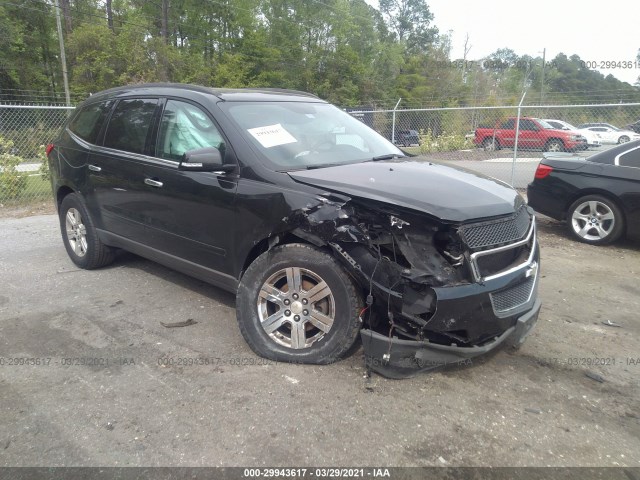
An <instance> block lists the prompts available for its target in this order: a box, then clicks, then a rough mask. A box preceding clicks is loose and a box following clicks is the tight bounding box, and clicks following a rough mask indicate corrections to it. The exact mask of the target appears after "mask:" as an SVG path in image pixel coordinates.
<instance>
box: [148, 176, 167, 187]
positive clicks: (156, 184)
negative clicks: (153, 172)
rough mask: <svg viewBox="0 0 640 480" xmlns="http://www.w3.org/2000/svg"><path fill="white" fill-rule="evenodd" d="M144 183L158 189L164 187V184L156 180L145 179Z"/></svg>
mask: <svg viewBox="0 0 640 480" xmlns="http://www.w3.org/2000/svg"><path fill="white" fill-rule="evenodd" d="M144 183H146V184H147V185H150V186H152V187H156V188H160V187H162V185H163V183H162V182H159V181H158V180H154V179H152V178H145V179H144Z"/></svg>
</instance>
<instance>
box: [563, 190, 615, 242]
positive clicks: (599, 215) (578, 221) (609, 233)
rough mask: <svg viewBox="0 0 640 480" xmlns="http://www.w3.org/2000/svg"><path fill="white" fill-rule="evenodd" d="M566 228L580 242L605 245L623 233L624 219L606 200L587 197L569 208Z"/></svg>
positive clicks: (591, 196) (598, 197) (594, 196)
mask: <svg viewBox="0 0 640 480" xmlns="http://www.w3.org/2000/svg"><path fill="white" fill-rule="evenodd" d="M567 226H568V228H569V232H570V233H571V234H572V235H573V237H574V238H575V239H576V240H578V241H580V242H584V243H589V244H591V245H606V244H608V243H612V242H615V241H616V240H617V239H618V238H620V236H621V235H622V233H623V232H624V217H623V215H622V212H621V211H620V209H619V208H618V206H617V205H616V204H615V203H614V202H612V201H611V200H609V199H608V198H606V197H603V196H601V195H587V196H585V197H582V198H580V199H578V200H576V201H575V202H574V203H573V205H571V207H569V211H568V215H567Z"/></svg>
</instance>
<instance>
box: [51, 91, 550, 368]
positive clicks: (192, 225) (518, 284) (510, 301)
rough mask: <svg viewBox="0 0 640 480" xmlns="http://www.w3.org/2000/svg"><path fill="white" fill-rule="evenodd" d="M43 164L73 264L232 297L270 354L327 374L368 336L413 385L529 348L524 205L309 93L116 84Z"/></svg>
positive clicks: (254, 343)
mask: <svg viewBox="0 0 640 480" xmlns="http://www.w3.org/2000/svg"><path fill="white" fill-rule="evenodd" d="M47 154H48V161H49V166H50V169H51V182H52V186H53V192H54V195H55V200H56V205H57V208H58V213H59V218H60V228H61V232H62V238H63V242H64V245H65V247H66V250H67V252H68V254H69V256H70V258H71V260H72V261H73V262H74V263H75V264H76V265H78V266H79V267H81V268H86V269H93V268H98V267H102V266H105V265H107V264H109V263H110V262H112V261H113V260H114V253H115V251H116V250H117V249H125V250H128V251H131V252H133V253H136V254H138V255H140V256H143V257H146V258H148V259H151V260H154V261H156V262H159V263H161V264H164V265H166V266H169V267H171V268H173V269H176V270H179V271H181V272H183V273H186V274H188V275H191V276H193V277H196V278H199V279H201V280H204V281H206V282H208V283H210V284H212V285H215V286H218V287H220V288H223V289H226V290H229V291H231V292H234V293H235V294H236V299H237V302H236V310H237V318H238V323H239V326H240V331H241V332H242V335H243V336H244V338H245V340H246V341H247V343H248V344H249V346H250V347H251V348H252V349H253V351H254V352H256V353H257V354H258V355H261V356H263V357H266V358H270V359H274V360H278V361H285V362H300V363H315V364H326V363H330V362H333V361H336V360H338V359H340V358H342V357H344V356H345V355H348V354H349V352H351V351H353V348H354V346H355V345H356V342H357V340H358V339H359V338H360V339H361V341H362V346H363V350H364V355H365V359H366V362H367V364H368V365H369V367H370V368H371V369H373V370H374V371H376V372H379V373H381V374H382V375H385V376H389V377H404V376H408V375H411V374H413V373H415V372H418V371H421V370H428V369H432V368H435V367H439V366H441V365H446V364H450V363H459V362H461V361H465V360H467V359H470V358H473V357H476V356H478V355H482V354H484V353H487V352H489V351H491V350H494V349H496V348H498V347H500V346H503V345H512V346H518V345H520V344H521V343H522V342H523V341H524V339H525V337H526V336H527V334H528V333H529V332H530V331H531V329H532V327H533V326H534V324H535V322H536V320H537V317H538V312H539V310H540V301H539V300H538V298H537V290H538V278H539V275H538V271H539V270H538V266H539V248H538V244H537V240H536V226H535V218H534V215H533V212H532V210H531V209H530V208H529V207H528V206H527V205H526V204H525V202H524V201H523V199H522V197H521V196H520V195H519V194H518V193H517V192H516V191H515V190H513V189H512V188H511V187H509V186H507V185H505V184H503V183H501V182H498V181H496V180H493V179H490V178H487V177H484V176H482V175H479V174H476V173H471V172H468V171H464V170H460V169H455V168H452V167H448V166H444V165H439V164H434V163H429V162H421V161H415V160H413V159H411V158H408V157H406V156H405V154H404V153H403V152H402V151H401V150H399V149H398V148H396V147H395V146H394V145H393V144H392V143H391V142H389V141H387V140H386V139H385V138H383V137H382V136H380V135H379V134H377V133H376V132H375V131H373V130H372V129H370V128H369V127H367V126H366V125H364V124H363V123H361V122H360V121H358V120H356V119H355V118H353V117H351V116H350V115H348V114H347V113H345V112H343V111H341V110H340V109H338V108H336V107H334V106H332V105H330V104H328V103H326V102H324V101H322V100H320V99H319V98H317V97H315V96H312V95H308V94H304V93H300V92H293V91H284V90H272V89H261V90H226V89H212V88H204V87H198V86H190V85H176V84H150V85H137V86H131V87H122V88H116V89H112V90H107V91H105V92H101V93H99V94H96V95H93V96H91V97H90V98H89V99H88V100H86V101H85V102H84V103H82V104H81V105H80V106H79V107H78V108H77V109H76V111H75V113H74V114H73V115H72V116H71V118H70V120H69V122H68V123H67V125H66V126H65V128H64V130H63V131H62V133H61V134H60V136H59V137H58V138H57V139H56V140H55V142H54V143H53V144H51V145H49V146H48V147H47Z"/></svg>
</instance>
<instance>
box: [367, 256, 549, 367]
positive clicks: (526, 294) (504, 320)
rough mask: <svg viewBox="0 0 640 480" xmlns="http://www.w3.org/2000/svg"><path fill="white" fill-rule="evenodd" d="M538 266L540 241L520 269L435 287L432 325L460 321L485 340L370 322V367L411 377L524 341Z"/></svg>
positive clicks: (534, 305) (531, 321)
mask: <svg viewBox="0 0 640 480" xmlns="http://www.w3.org/2000/svg"><path fill="white" fill-rule="evenodd" d="M538 266H539V249H538V248H537V246H536V248H535V249H534V251H533V252H532V256H531V257H530V259H529V262H528V263H527V264H526V265H525V266H523V267H521V268H519V269H517V270H516V271H512V272H509V273H508V274H506V275H501V276H499V277H496V278H494V279H492V280H490V281H485V282H483V283H475V284H471V285H461V286H454V287H442V288H434V291H435V292H436V295H437V311H436V313H435V315H434V316H433V317H432V318H431V319H430V321H429V323H430V326H432V327H434V328H435V329H436V330H441V331H445V330H453V329H455V328H456V324H459V325H460V326H462V327H464V329H465V332H467V333H468V334H469V336H471V337H473V338H482V340H481V341H478V342H477V343H474V344H472V345H460V344H457V343H454V342H452V343H450V344H448V345H447V344H444V343H443V342H437V343H436V342H433V341H429V340H427V339H425V340H412V339H406V338H399V337H398V336H394V335H393V331H391V333H390V334H389V335H384V334H381V333H378V332H375V331H373V330H371V329H366V328H365V329H363V330H361V338H362V344H363V349H364V354H365V361H366V365H367V367H368V368H370V369H371V370H372V371H374V372H376V373H379V374H381V375H383V376H385V377H388V378H406V377H409V376H412V375H415V374H416V373H418V372H422V371H427V370H432V369H434V368H438V367H442V366H445V365H452V364H468V363H469V360H470V359H472V358H475V357H478V356H480V355H484V354H487V353H489V352H491V351H494V350H496V349H497V348H499V347H501V346H505V345H508V346H519V345H521V344H522V343H523V342H524V340H525V338H526V337H527V335H528V334H529V333H530V332H531V330H532V329H533V327H534V325H535V324H536V322H537V320H538V314H539V312H540V307H541V302H540V300H539V299H538V295H537V293H538V283H539V268H538Z"/></svg>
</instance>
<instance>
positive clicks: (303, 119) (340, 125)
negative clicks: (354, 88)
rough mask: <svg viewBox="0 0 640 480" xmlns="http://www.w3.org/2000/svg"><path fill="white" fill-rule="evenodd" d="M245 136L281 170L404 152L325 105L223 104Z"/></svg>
mask: <svg viewBox="0 0 640 480" xmlns="http://www.w3.org/2000/svg"><path fill="white" fill-rule="evenodd" d="M220 106H221V108H223V109H224V110H226V111H227V112H228V114H229V116H230V117H231V118H232V120H233V121H234V122H235V123H236V125H237V126H238V127H239V128H240V131H241V133H242V134H243V135H244V137H245V138H246V139H247V140H248V141H249V142H251V144H252V145H254V147H255V148H256V149H257V150H258V151H259V152H260V153H261V154H262V155H263V158H265V159H266V160H267V161H268V163H270V164H271V166H272V167H274V168H275V169H276V170H296V169H303V168H319V167H324V166H329V165H341V164H347V163H357V162H362V161H366V160H372V159H374V158H376V157H381V156H385V155H391V156H392V155H397V156H404V153H402V151H401V150H400V149H398V148H397V147H396V146H394V145H393V144H392V143H391V142H389V141H388V140H386V139H385V138H384V137H382V136H381V135H379V134H378V133H376V132H375V131H373V130H372V129H370V128H369V127H367V126H366V125H365V124H364V123H362V122H360V121H359V120H356V119H355V118H353V117H352V116H351V115H349V114H347V113H345V112H343V111H342V110H340V109H338V108H336V107H334V106H333V105H330V104H326V103H302V102H255V103H253V102H242V103H240V102H238V103H231V102H229V103H223V104H221V105H220Z"/></svg>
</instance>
